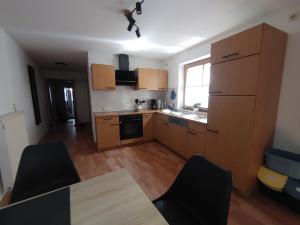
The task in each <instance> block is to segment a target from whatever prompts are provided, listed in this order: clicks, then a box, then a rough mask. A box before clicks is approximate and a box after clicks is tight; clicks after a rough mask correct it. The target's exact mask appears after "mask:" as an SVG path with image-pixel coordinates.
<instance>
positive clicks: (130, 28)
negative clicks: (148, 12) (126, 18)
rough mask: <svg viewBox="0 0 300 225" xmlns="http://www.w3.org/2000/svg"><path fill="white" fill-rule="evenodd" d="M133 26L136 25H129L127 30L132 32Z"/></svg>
mask: <svg viewBox="0 0 300 225" xmlns="http://www.w3.org/2000/svg"><path fill="white" fill-rule="evenodd" d="M133 26H134V24H132V23H129V25H128V27H127V30H128V31H131V30H132V27H133Z"/></svg>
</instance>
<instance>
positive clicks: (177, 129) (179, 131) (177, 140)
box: [169, 123, 188, 158]
mask: <svg viewBox="0 0 300 225" xmlns="http://www.w3.org/2000/svg"><path fill="white" fill-rule="evenodd" d="M169 130H170V133H169V146H170V148H171V149H172V150H174V151H175V152H177V153H178V154H179V155H181V156H183V157H185V158H187V157H188V150H187V128H186V127H185V126H181V125H178V124H174V123H169Z"/></svg>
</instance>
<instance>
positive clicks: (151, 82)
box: [138, 68, 158, 90]
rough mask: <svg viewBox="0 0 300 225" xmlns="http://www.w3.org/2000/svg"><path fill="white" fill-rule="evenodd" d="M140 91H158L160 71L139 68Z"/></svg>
mask: <svg viewBox="0 0 300 225" xmlns="http://www.w3.org/2000/svg"><path fill="white" fill-rule="evenodd" d="M138 89H141V90H157V89H158V70H154V69H146V68H139V69H138Z"/></svg>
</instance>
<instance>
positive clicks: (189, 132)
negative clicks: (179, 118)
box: [188, 131, 197, 136]
mask: <svg viewBox="0 0 300 225" xmlns="http://www.w3.org/2000/svg"><path fill="white" fill-rule="evenodd" d="M188 134H191V135H194V136H196V135H197V134H196V133H194V132H191V131H188Z"/></svg>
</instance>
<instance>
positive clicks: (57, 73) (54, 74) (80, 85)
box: [43, 70, 91, 123]
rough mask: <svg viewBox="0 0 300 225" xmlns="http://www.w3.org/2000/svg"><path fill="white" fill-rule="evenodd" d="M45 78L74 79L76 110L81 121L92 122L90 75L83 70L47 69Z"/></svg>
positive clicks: (44, 73)
mask: <svg viewBox="0 0 300 225" xmlns="http://www.w3.org/2000/svg"><path fill="white" fill-rule="evenodd" d="M43 75H44V78H45V79H63V80H73V81H74V88H75V98H76V104H77V105H76V110H77V116H78V121H79V123H86V122H90V121H91V120H90V99H89V89H88V75H87V73H83V72H73V71H61V70H45V71H43Z"/></svg>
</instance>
